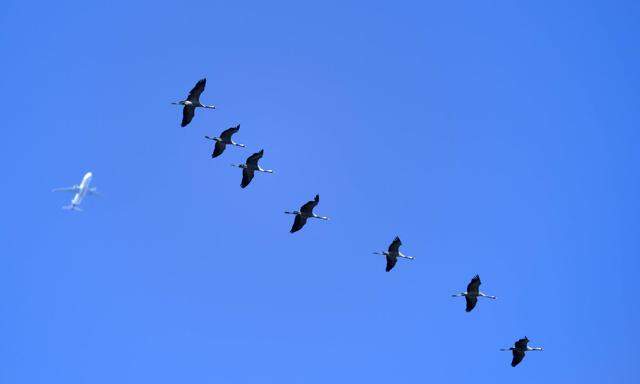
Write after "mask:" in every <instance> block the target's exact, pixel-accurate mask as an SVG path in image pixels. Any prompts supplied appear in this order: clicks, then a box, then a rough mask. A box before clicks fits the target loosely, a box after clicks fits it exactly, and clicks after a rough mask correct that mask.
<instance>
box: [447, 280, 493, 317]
mask: <svg viewBox="0 0 640 384" xmlns="http://www.w3.org/2000/svg"><path fill="white" fill-rule="evenodd" d="M480 284H481V282H480V276H478V275H475V276H474V277H473V279H471V282H470V283H469V285H467V291H466V292H460V293H458V294H457V295H453V297H460V296H464V298H465V299H467V309H466V310H467V312H471V310H472V309H473V308H475V306H476V303H477V302H478V297H487V298H489V299H494V300H495V299H496V297H495V296H489V295H485V294H484V293H482V292H480Z"/></svg>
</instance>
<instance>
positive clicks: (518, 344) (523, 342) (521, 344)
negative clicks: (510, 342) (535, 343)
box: [515, 337, 529, 351]
mask: <svg viewBox="0 0 640 384" xmlns="http://www.w3.org/2000/svg"><path fill="white" fill-rule="evenodd" d="M527 344H529V339H527V338H526V337H525V338H524V339H520V340H518V341H516V345H515V347H516V348H517V349H520V350H522V351H525V350H526V349H527Z"/></svg>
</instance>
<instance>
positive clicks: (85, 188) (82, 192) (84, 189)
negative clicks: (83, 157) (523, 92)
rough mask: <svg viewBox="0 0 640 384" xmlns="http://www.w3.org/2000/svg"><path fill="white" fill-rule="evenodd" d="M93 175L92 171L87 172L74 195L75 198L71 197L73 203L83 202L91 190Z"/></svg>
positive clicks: (76, 204)
mask: <svg viewBox="0 0 640 384" xmlns="http://www.w3.org/2000/svg"><path fill="white" fill-rule="evenodd" d="M92 177H93V174H92V173H91V172H87V173H85V175H84V177H83V178H82V181H81V182H80V185H78V191H77V192H76V194H75V195H74V196H73V199H71V204H72V205H75V206H78V205H80V203H82V199H84V197H85V196H86V195H87V193H88V192H89V184H90V183H91V178H92Z"/></svg>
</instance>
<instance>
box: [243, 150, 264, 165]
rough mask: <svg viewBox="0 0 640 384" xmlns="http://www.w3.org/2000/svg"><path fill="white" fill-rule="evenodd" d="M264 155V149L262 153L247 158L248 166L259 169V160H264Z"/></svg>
mask: <svg viewBox="0 0 640 384" xmlns="http://www.w3.org/2000/svg"><path fill="white" fill-rule="evenodd" d="M262 155H264V149H261V150H260V152H256V153H254V154H253V155H251V156H249V158H247V165H251V166H254V167H257V166H258V160H260V159H261V158H262Z"/></svg>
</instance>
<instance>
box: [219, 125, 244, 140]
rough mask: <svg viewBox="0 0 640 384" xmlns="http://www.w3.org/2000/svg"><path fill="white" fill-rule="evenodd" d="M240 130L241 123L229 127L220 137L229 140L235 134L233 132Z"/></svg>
mask: <svg viewBox="0 0 640 384" xmlns="http://www.w3.org/2000/svg"><path fill="white" fill-rule="evenodd" d="M239 130H240V125H238V126H236V127H231V128H229V129H225V130H224V132H222V133H221V134H220V138H221V139H222V140H224V141H229V140H231V136H233V134H234V133H236V132H238V131H239Z"/></svg>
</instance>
